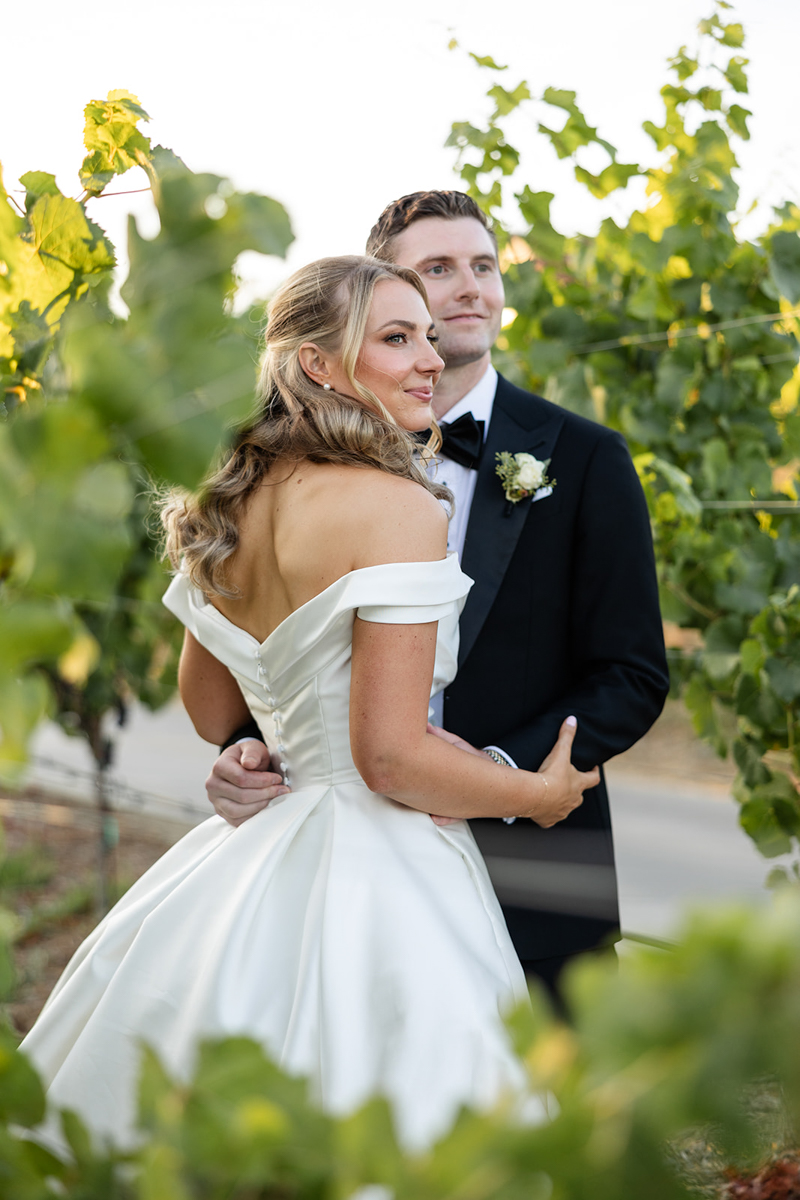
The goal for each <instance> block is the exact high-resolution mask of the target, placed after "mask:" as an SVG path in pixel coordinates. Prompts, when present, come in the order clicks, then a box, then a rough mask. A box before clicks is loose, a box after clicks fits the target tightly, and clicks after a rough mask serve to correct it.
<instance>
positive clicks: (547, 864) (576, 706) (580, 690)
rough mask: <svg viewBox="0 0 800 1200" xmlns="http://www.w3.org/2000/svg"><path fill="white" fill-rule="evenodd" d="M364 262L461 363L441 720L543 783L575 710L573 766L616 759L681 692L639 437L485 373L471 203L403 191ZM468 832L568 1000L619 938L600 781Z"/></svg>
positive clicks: (256, 778)
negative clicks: (566, 810) (405, 289)
mask: <svg viewBox="0 0 800 1200" xmlns="http://www.w3.org/2000/svg"><path fill="white" fill-rule="evenodd" d="M367 253H368V254H372V255H374V256H376V257H378V258H384V259H388V260H389V261H392V262H396V263H399V264H400V265H402V266H407V267H413V268H414V269H415V270H416V271H418V272H419V274H420V275H421V276H422V279H423V280H424V283H425V286H426V288H427V291H428V297H429V300H430V309H431V315H432V317H433V319H434V322H435V324H436V330H437V333H438V335H439V345H438V349H439V350H440V352H441V353H442V357H443V358H444V359H445V362H446V364H447V366H446V369H445V370H444V372H443V373H442V376H441V379H440V382H439V383H438V385H437V387H436V392H435V395H434V402H433V403H434V409H435V412H436V416H437V418H439V419H441V420H442V432H443V437H444V443H443V447H442V451H441V455H442V462H441V465H440V466H439V468H438V479H439V480H440V481H442V482H444V483H446V484H447V485H448V486H449V487H450V488H451V490H452V491H453V492H454V494H455V500H456V509H455V516H454V519H453V520H452V521H451V524H450V533H449V539H448V543H449V544H448V549H449V550H453V551H455V552H456V553H458V554H459V556H460V558H461V565H462V567H463V570H464V571H465V572H466V574H467V575H469V576H471V577H472V578H473V579H474V580H475V585H474V587H473V588H472V591H471V592H470V595H469V598H468V600H467V603H466V606H465V608H464V611H463V613H462V616H461V645H460V652H459V670H458V675H457V677H456V679H455V681H454V682H453V683H452V684H451V685H450V687H449V688H448V689H447V691H446V692H445V694H444V696H443V697H441V698H440V699H439V704H440V711H439V712H438V713H437V718H438V723H440V724H441V725H443V727H444V728H445V729H447V730H450V731H451V732H453V733H457V734H458V735H460V736H461V737H463V738H466V739H467V741H469V742H471V743H473V744H474V745H476V746H482V747H487V748H489V749H490V751H491V752H492V754H493V755H495V756H498V757H499V758H500V759H501V760H505V761H507V762H510V763H511V764H512V765H516V766H518V767H522V768H525V769H527V770H531V771H535V770H537V769H538V767H539V766H540V764H541V762H542V760H543V759H544V758H545V756H546V754H547V753H548V751H549V750H550V749H551V747H552V746H553V744H554V742H555V741H556V737H557V735H558V730H559V727H560V724H561V722H562V721H563V719H564V717H566V716H568V715H569V714H570V713H574V714H575V715H576V716H577V718H578V731H577V736H576V739H575V743H574V749H573V761H574V763H575V765H576V766H577V767H578V768H579V769H581V770H588V769H590V768H592V767H594V766H595V765H596V764H598V763H604V762H606V761H607V760H608V759H610V758H613V757H614V756H615V755H617V754H620V753H622V751H623V750H627V749H628V747H629V746H632V745H633V743H634V742H636V741H638V739H639V738H641V737H642V736H643V734H645V733H646V732H647V730H648V729H649V728H650V726H651V725H652V724H653V722H654V721H655V719H656V717H657V716H658V714H659V713H660V712H661V709H662V707H663V704H664V700H665V698H666V695H667V690H668V675H667V666H666V659H665V654H664V643H663V637H662V629H661V620H660V614H659V607H658V593H657V587H656V577H655V566H654V560H653V548H652V542H651V537H650V524H649V519H648V514H647V509H646V506H645V502H644V497H643V495H642V490H641V487H640V485H639V482H638V479H637V477H636V473H635V471H634V468H633V464H632V462H631V459H630V455H629V453H628V450H627V447H626V445H625V442H624V440H623V439H622V437H621V436H620V435H619V434H617V433H614V432H612V431H611V430H609V429H606V428H605V427H604V426H602V425H597V424H595V423H594V422H592V421H587V420H584V419H583V418H582V417H578V416H575V415H574V414H573V413H570V412H568V411H567V410H565V409H562V408H559V407H557V406H556V405H554V404H550V403H549V402H548V401H547V400H543V399H541V397H539V396H535V395H533V394H531V393H529V392H525V391H523V390H521V389H520V388H518V387H515V386H514V385H513V384H512V383H509V382H508V380H506V379H504V378H503V377H502V376H501V375H498V373H497V372H496V371H495V369H494V367H493V366H492V365H491V348H492V345H493V343H494V341H495V339H496V338H497V336H498V334H499V332H500V320H501V314H502V310H503V304H504V297H503V283H502V278H501V275H500V270H499V265H498V261H497V245H496V242H495V239H494V236H493V234H492V232H491V230H490V228H489V225H488V222H487V220H486V218H485V216H484V214H483V213H482V212H481V210H480V209H479V208H478V206H477V205H476V204H475V202H474V201H473V200H472V199H471V198H470V197H469V196H466V195H465V194H463V193H462V192H415V193H414V194H412V195H409V196H404V197H403V198H402V199H401V200H398V201H396V202H395V203H394V204H390V205H389V207H388V208H387V209H386V210H385V211H384V212H383V213H382V214H381V216H380V218H379V219H378V222H377V224H376V225H375V226H374V228H373V229H372V232H371V233H370V236H369V240H368V242H367ZM504 451H505V452H508V453H510V454H516V453H519V452H524V453H527V454H530V455H532V456H533V457H535V458H536V459H537V460H540V461H543V462H549V466H548V467H547V476H548V480H549V482H550V484H552V486H543V487H539V488H537V489H536V490H535V491H534V493H533V495H532V496H530V495H529V496H527V497H525V498H524V499H520V500H519V501H516V502H509V501H507V500H506V498H505V495H504V489H503V484H502V483H501V480H500V479H499V477H498V475H497V473H496V466H497V461H496V455H497V454H498V453H502V452H504ZM247 732H248V731H246V730H239V731H238V732H237V734H236V735H234V738H237V737H241V736H243V735H244V734H246V733H247ZM233 740H234V739H231V741H233ZM242 753H243V748H242V746H241V745H231V746H230V747H229V748H228V749H226V750H225V751H224V753H223V755H222V756H221V757H220V758H219V759H218V760H217V762H216V763H215V765H214V768H213V770H212V773H211V776H210V778H209V780H208V783H207V787H208V793H209V797H210V799H211V802H212V803H213V804H214V806H215V808H216V809H217V811H218V812H219V813H220V814H221V815H223V816H226V817H227V818H228V819H230V818H231V817H234V818H235V817H236V816H237V815H238V814H239V813H241V812H246V813H249V812H250V811H251V810H252V811H256V808H255V807H254V806H253V803H254V802H255V804H256V805H257V806H258V807H263V804H264V803H266V802H268V797H269V796H270V795H271V791H270V789H269V788H268V787H265V784H267V783H268V781H269V779H270V777H269V776H268V775H265V774H263V773H262V772H263V771H266V770H268V764H267V762H266V760H263V759H262V761H258V766H259V767H260V768H261V770H259V771H253V772H248V771H246V770H244V769H243V768H242V765H241V758H242ZM251 761H252V762H254V763H255V762H256V758H253V759H251ZM243 806H247V807H243ZM470 825H471V827H472V831H473V833H474V835H475V838H476V840H477V842H478V845H479V846H480V848H481V851H482V853H483V855H484V858H485V859H486V863H487V866H488V868H489V873H490V875H491V876H492V881H493V883H494V886H495V890H496V891H497V895H498V898H499V900H500V902H501V904H502V906H503V911H504V913H505V917H506V921H507V923H508V928H509V932H510V934H511V937H512V940H513V942H514V945H515V947H516V950H517V953H518V955H519V957H520V959H521V960H522V965H523V967H524V968H525V970H526V973H527V974H528V975H536V976H538V977H539V978H540V979H541V980H542V981H543V982H544V983H545V985H546V987H547V988H548V989H549V991H550V992H551V994H552V995H554V996H556V997H557V987H558V979H559V976H560V974H561V972H562V970H563V968H564V966H565V965H566V963H567V962H568V961H569V960H570V959H571V958H572V957H574V956H575V955H576V954H579V953H581V952H582V951H586V950H590V949H593V948H595V947H598V946H602V945H604V944H606V943H608V942H610V941H613V940H615V939H616V938H617V937H618V936H619V909H618V903H617V887H616V875H615V870H614V850H613V842H612V835H611V820H610V814H609V806H608V795H607V792H606V785H605V781H604V780H602V779H601V783H600V785H599V786H598V787H597V788H595V789H593V790H592V791H590V792H586V793H585V795H584V800H583V804H582V805H581V806H580V807H579V808H577V809H576V810H575V811H574V812H572V813H571V814H570V815H569V816H568V817H567V819H566V820H564V821H562V822H561V823H560V824H558V825H555V826H554V827H552V828H550V829H542V828H540V827H539V826H537V825H536V824H534V823H533V822H532V821H516V822H514V823H511V824H508V823H505V822H503V821H501V820H494V819H486V820H475V821H471V822H470Z"/></svg>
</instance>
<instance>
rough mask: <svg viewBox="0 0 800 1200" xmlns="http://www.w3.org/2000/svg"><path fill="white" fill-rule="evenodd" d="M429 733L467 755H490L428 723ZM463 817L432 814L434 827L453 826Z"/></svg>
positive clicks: (456, 735)
mask: <svg viewBox="0 0 800 1200" xmlns="http://www.w3.org/2000/svg"><path fill="white" fill-rule="evenodd" d="M428 733H432V734H433V736H434V737H438V738H441V739H442V741H443V742H449V743H450V745H451V746H458V748H459V750H466V752H467V754H477V755H478V757H479V758H488V757H489V755H488V754H484V753H483V751H482V750H478V749H476V747H475V746H471V745H470V744H469V742H465V741H464V739H463V738H460V737H459V736H458V734H456V733H448V732H447V730H446V729H440V728H439V726H438V725H431V723H430V721H429V722H428ZM461 819H462V818H461V817H435V816H434V815H433V813H431V820H432V821H433V823H434V825H452V824H454V823H455V822H456V821H460V820H461Z"/></svg>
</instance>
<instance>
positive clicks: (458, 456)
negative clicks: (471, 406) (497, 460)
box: [439, 412, 484, 470]
mask: <svg viewBox="0 0 800 1200" xmlns="http://www.w3.org/2000/svg"><path fill="white" fill-rule="evenodd" d="M483 424H484V423H483V421H476V420H475V418H474V417H473V415H472V413H471V412H469V413H464V415H463V417H459V418H458V420H457V421H452V422H450V423H449V424H448V423H446V424H443V425H440V426H439V428H440V429H441V431H442V451H441V452H442V454H444V455H445V456H446V457H447V458H449V459H451V461H452V462H456V463H460V465H461V466H462V467H471V468H472V469H473V470H477V469H478V463H479V462H480V461H481V452H482V450H483Z"/></svg>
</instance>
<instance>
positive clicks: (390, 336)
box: [385, 333, 406, 346]
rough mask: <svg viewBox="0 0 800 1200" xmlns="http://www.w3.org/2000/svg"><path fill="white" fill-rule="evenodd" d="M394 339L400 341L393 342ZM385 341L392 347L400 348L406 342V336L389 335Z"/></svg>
mask: <svg viewBox="0 0 800 1200" xmlns="http://www.w3.org/2000/svg"><path fill="white" fill-rule="evenodd" d="M395 338H399V339H400V341H399V342H397V341H395ZM385 340H386V341H387V342H391V344H392V345H393V346H400V345H402V343H403V342H404V341H405V340H406V335H405V334H404V333H390V334H389V336H388V337H387V338H386V339H385Z"/></svg>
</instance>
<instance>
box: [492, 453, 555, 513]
mask: <svg viewBox="0 0 800 1200" xmlns="http://www.w3.org/2000/svg"><path fill="white" fill-rule="evenodd" d="M495 457H496V458H497V467H496V468H495V469H496V471H497V474H498V475H499V476H500V479H501V481H502V484H503V489H504V491H505V494H506V500H507V501H508V502H509V504H517V503H518V501H520V500H524V499H525V498H526V496H532V495H533V493H534V492H537V491H538V490H539V488H545V487H549V488H554V487H555V486H556V481H555V479H548V477H547V468H548V467H549V466H550V459H549V458H548V459H545V460H544V462H542V460H541V459H539V458H534V456H533V455H532V454H509V452H508V451H507V450H504V451H503V452H502V453H501V454H497V455H495Z"/></svg>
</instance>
